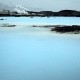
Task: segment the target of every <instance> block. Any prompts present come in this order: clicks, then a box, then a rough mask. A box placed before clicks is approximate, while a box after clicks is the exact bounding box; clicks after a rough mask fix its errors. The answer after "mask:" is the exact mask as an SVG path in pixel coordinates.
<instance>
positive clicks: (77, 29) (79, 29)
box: [51, 25, 80, 34]
mask: <svg viewBox="0 0 80 80" xmlns="http://www.w3.org/2000/svg"><path fill="white" fill-rule="evenodd" d="M51 31H56V32H60V33H67V32H74V33H76V34H77V33H79V32H80V26H78V25H72V26H62V27H60V26H56V27H54V28H51Z"/></svg>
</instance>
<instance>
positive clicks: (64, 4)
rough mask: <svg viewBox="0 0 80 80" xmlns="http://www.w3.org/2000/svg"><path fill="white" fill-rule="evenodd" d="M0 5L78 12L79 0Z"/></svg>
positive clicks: (22, 0) (28, 0)
mask: <svg viewBox="0 0 80 80" xmlns="http://www.w3.org/2000/svg"><path fill="white" fill-rule="evenodd" d="M0 3H5V4H9V5H22V6H26V7H33V8H42V9H45V10H52V11H59V10H62V9H72V10H78V11H80V0H0Z"/></svg>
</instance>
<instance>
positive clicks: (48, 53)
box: [0, 26, 80, 80]
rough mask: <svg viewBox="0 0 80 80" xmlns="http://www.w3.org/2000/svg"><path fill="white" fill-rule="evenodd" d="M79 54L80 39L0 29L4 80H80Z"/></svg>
mask: <svg viewBox="0 0 80 80" xmlns="http://www.w3.org/2000/svg"><path fill="white" fill-rule="evenodd" d="M79 53H80V36H79V35H66V34H62V35H59V34H54V33H51V32H49V31H48V30H47V29H42V28H35V29H34V28H32V27H28V26H27V28H26V27H20V28H19V27H17V28H4V29H3V28H0V80H80V54H79Z"/></svg>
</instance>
